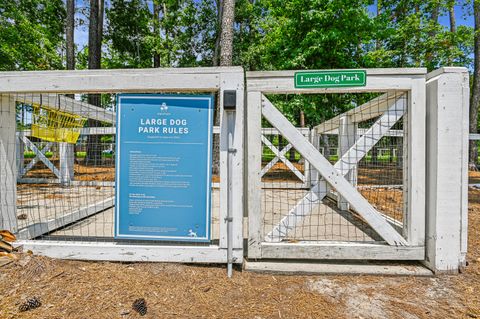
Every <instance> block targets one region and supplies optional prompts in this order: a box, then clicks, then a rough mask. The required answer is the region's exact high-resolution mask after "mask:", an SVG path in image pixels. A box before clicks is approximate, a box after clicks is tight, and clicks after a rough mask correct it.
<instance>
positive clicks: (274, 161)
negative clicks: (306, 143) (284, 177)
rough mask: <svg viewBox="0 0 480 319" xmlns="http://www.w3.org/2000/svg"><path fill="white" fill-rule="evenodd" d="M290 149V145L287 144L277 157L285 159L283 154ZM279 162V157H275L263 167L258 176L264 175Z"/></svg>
mask: <svg viewBox="0 0 480 319" xmlns="http://www.w3.org/2000/svg"><path fill="white" fill-rule="evenodd" d="M291 148H292V144H288V145H287V146H285V147H284V148H282V150H281V151H280V153H279V155H281V156H283V157H285V154H287V152H288V151H289V150H290V149H291ZM279 160H280V157H278V155H276V156H275V157H274V158H273V159H272V160H271V161H270V162H269V163H268V164H267V165H265V167H263V168H262V171H261V172H260V175H261V176H263V175H265V174H266V173H267V172H268V171H269V170H270V169H271V168H272V167H273V166H275V164H277V162H278V161H279Z"/></svg>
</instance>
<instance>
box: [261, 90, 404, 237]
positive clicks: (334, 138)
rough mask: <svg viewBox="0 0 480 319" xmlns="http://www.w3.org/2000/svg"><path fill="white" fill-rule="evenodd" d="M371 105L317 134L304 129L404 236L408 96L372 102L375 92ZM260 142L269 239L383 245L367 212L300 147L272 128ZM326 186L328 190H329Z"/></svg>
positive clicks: (338, 115) (339, 114)
mask: <svg viewBox="0 0 480 319" xmlns="http://www.w3.org/2000/svg"><path fill="white" fill-rule="evenodd" d="M366 100H367V101H368V100H370V101H369V102H366V103H364V104H362V105H358V106H354V107H351V109H350V110H347V111H345V107H343V108H342V107H339V108H338V111H335V114H333V117H331V118H330V119H328V120H326V121H323V122H321V123H318V124H317V125H314V126H313V125H312V129H311V131H310V130H309V129H305V128H299V130H300V131H301V132H302V134H303V135H304V136H305V138H306V139H308V140H309V141H310V142H311V143H312V144H313V145H314V146H315V147H316V148H317V149H318V150H319V152H320V153H322V154H323V156H324V157H325V158H326V159H327V160H328V161H329V162H330V163H331V164H332V165H333V166H334V167H335V168H336V169H337V171H339V172H341V174H342V175H344V177H345V178H346V179H347V180H348V181H349V182H350V183H351V184H352V185H353V186H355V188H356V189H357V190H358V192H359V193H360V194H361V195H362V196H363V197H364V198H365V199H366V200H367V201H368V202H369V204H371V205H372V206H373V207H374V208H375V209H376V210H377V211H378V212H379V213H380V214H382V216H383V217H384V218H385V219H386V220H387V221H388V222H389V223H390V224H391V225H392V226H393V227H394V228H395V229H397V231H399V232H400V233H402V229H403V221H404V210H405V208H404V198H406V196H405V187H404V185H405V183H406V180H405V175H406V174H404V173H405V169H404V166H405V163H406V162H407V161H406V156H407V152H406V145H405V143H403V141H404V125H403V124H404V123H403V121H404V119H406V114H407V105H408V101H407V94H406V93H405V92H396V93H386V94H383V95H378V96H377V97H373V99H372V97H371V95H369V96H368V98H367V99H366ZM347 109H348V108H347ZM262 142H263V143H262V145H263V152H262V153H263V157H262V162H263V163H262V168H263V169H262V212H263V215H262V224H263V233H264V235H265V238H264V240H265V241H273V242H278V241H283V242H297V241H311V242H315V241H348V242H375V241H382V238H381V237H380V236H379V235H378V234H377V233H376V232H375V230H374V229H373V228H372V227H370V226H369V225H368V224H367V223H366V222H365V220H364V219H363V218H362V216H361V214H360V213H359V212H358V211H356V209H355V208H354V207H353V206H352V205H351V204H350V203H348V202H347V201H346V200H345V199H344V198H342V196H340V194H339V192H338V191H337V189H336V188H335V187H334V186H332V185H329V184H328V183H325V181H324V180H323V179H322V176H321V175H320V174H319V173H318V172H317V170H316V169H315V168H314V167H313V166H312V164H311V163H309V162H308V161H306V160H305V159H304V158H303V157H302V156H301V155H300V154H299V153H298V152H297V151H296V150H295V145H292V144H290V143H289V142H288V141H287V140H286V139H285V138H284V137H282V136H281V135H280V134H279V133H278V132H277V131H276V130H275V129H274V128H265V129H263V137H262ZM272 161H273V162H274V164H272ZM322 183H324V184H325V185H326V192H324V193H322V192H321V189H322V187H320V186H321V185H322ZM316 187H317V188H316Z"/></svg>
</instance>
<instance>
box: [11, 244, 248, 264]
mask: <svg viewBox="0 0 480 319" xmlns="http://www.w3.org/2000/svg"><path fill="white" fill-rule="evenodd" d="M16 245H19V246H23V249H25V250H31V251H32V252H33V253H34V254H36V255H42V256H48V257H51V258H61V259H73V260H102V261H122V262H135V261H144V262H155V261H157V262H158V261H160V262H179V263H224V262H225V260H226V259H227V251H226V250H224V249H220V248H219V247H218V246H180V245H171V246H170V245H163V246H157V245H132V244H122V243H100V242H70V241H50V240H46V241H45V240H20V241H18V242H17V243H16ZM233 260H234V263H236V264H241V263H242V262H243V252H242V251H241V250H238V249H236V250H234V251H233Z"/></svg>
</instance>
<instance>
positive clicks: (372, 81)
mask: <svg viewBox="0 0 480 319" xmlns="http://www.w3.org/2000/svg"><path fill="white" fill-rule="evenodd" d="M415 78H422V79H425V75H424V74H422V75H393V76H385V75H371V76H368V77H367V85H366V86H363V87H361V86H358V87H348V88H317V89H310V88H309V89H298V88H295V87H294V79H293V76H291V77H272V78H251V79H250V78H249V79H248V80H247V84H248V89H249V90H252V91H260V92H262V93H265V94H270V93H272V94H276V93H281V94H299V93H300V94H326V93H362V92H387V91H409V90H410V89H411V88H412V86H411V84H412V82H411V81H412V79H415Z"/></svg>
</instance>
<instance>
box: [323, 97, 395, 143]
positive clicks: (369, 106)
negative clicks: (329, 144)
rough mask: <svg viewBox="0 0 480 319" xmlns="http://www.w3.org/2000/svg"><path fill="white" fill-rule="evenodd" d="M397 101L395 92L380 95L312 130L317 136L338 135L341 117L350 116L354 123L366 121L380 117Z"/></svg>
mask: <svg viewBox="0 0 480 319" xmlns="http://www.w3.org/2000/svg"><path fill="white" fill-rule="evenodd" d="M397 99H398V96H397V94H396V93H395V92H393V93H392V92H391V93H385V94H382V95H380V96H378V97H376V98H374V99H371V100H370V101H368V102H366V103H364V104H362V105H360V106H357V107H355V108H353V109H351V110H349V111H347V112H345V113H342V114H340V115H337V116H335V117H334V118H332V119H330V120H328V121H325V122H323V123H320V124H319V125H317V126H315V127H314V129H315V130H316V131H317V133H318V134H325V133H327V134H338V127H339V126H340V119H341V118H342V117H343V116H350V117H351V121H352V122H354V123H359V122H363V121H367V120H370V119H373V118H376V117H378V116H380V115H382V114H383V113H384V112H385V111H386V110H388V109H389V108H390V106H391V105H392V103H394V102H395V101H396V100H397Z"/></svg>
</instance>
